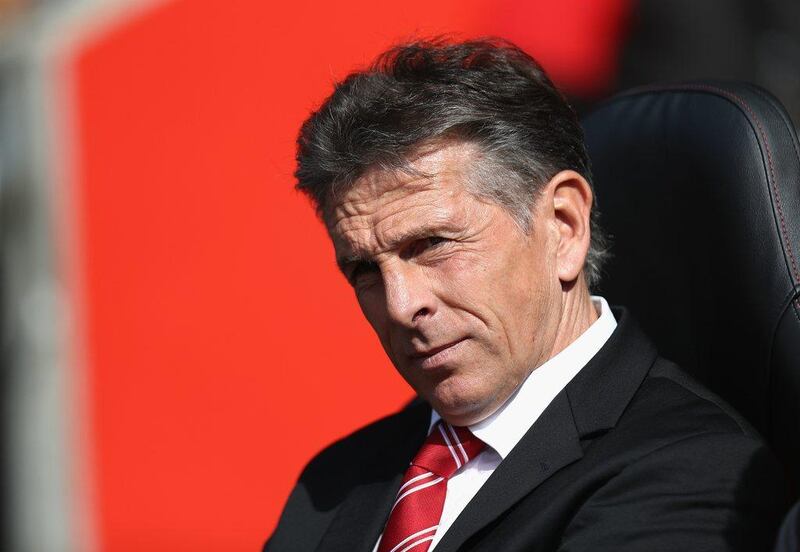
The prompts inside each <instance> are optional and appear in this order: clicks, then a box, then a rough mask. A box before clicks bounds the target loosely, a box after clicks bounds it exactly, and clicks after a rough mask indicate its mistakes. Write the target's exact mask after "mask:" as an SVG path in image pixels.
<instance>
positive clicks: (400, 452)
mask: <svg viewBox="0 0 800 552" xmlns="http://www.w3.org/2000/svg"><path fill="white" fill-rule="evenodd" d="M429 419H430V407H429V406H427V405H426V404H425V403H423V402H422V401H418V400H417V401H414V402H412V403H411V404H409V405H408V406H407V407H406V408H404V409H403V410H401V411H400V412H398V413H396V414H393V415H391V416H387V417H385V418H382V419H380V420H378V421H376V422H373V423H371V424H369V425H367V426H366V427H363V428H361V429H359V430H358V431H355V432H354V433H352V434H350V435H348V436H346V437H344V438H342V439H340V440H338V441H336V442H334V443H333V444H331V445H329V446H328V447H326V448H325V449H323V450H322V451H321V452H320V453H319V454H317V455H316V456H315V457H314V458H312V459H311V461H310V462H309V463H308V465H307V466H306V467H305V469H304V470H303V472H302V474H301V475H300V479H299V480H298V482H297V485H295V487H294V489H293V490H292V493H291V495H290V496H289V499H288V500H287V502H286V506H285V507H284V510H283V513H282V514H281V517H280V519H279V521H278V526H277V528H276V529H275V532H274V533H273V535H272V537H271V538H270V540H269V541H268V542H267V544H266V545H265V548H264V550H265V551H266V550H312V549H314V548H315V547H316V546H317V544H318V543H319V541H320V539H322V536H323V534H324V531H325V529H326V528H327V527H328V526H329V525H330V523H331V522H332V520H333V519H334V518H335V516H336V514H337V512H338V511H339V509H340V507H341V506H342V505H343V504H344V503H345V501H346V500H347V498H348V496H349V495H350V494H351V493H352V491H353V490H354V489H356V488H358V487H361V486H363V485H369V484H370V482H374V481H380V480H385V479H386V478H387V477H389V476H390V474H389V472H390V471H391V470H395V471H397V470H398V469H400V468H402V466H400V468H398V466H399V465H400V463H403V462H404V463H405V464H408V461H409V460H410V457H409V458H405V455H406V449H409V450H411V449H413V450H416V448H417V447H418V446H419V443H418V442H416V439H417V434H419V435H420V436H421V437H420V439H422V438H424V435H425V430H426V429H427V423H428V420H429ZM408 454H413V453H408ZM387 474H388V475H387Z"/></svg>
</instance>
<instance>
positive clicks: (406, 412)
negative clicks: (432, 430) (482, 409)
mask: <svg viewBox="0 0 800 552" xmlns="http://www.w3.org/2000/svg"><path fill="white" fill-rule="evenodd" d="M429 419H430V407H429V406H428V405H427V404H426V403H424V402H423V401H421V400H419V399H416V400H414V401H412V402H411V403H410V404H408V405H407V406H406V407H405V408H403V409H402V410H401V411H399V412H396V413H394V414H391V415H389V416H386V417H384V418H381V419H379V420H376V421H375V422H372V423H370V424H368V425H366V426H364V427H362V428H360V429H358V430H356V431H354V432H353V433H351V434H349V435H347V436H345V437H343V438H341V439H339V440H337V441H335V442H333V443H331V444H330V445H328V446H327V447H325V448H324V449H323V450H322V451H321V452H319V453H318V454H317V455H316V456H315V457H314V458H312V459H311V461H310V462H309V463H308V465H307V466H306V468H305V469H304V470H303V473H302V475H301V476H300V481H301V482H302V481H307V482H309V483H311V482H313V481H314V480H315V479H317V478H321V479H322V480H323V481H326V482H330V479H331V475H332V474H339V475H340V476H346V475H347V474H354V475H356V474H360V473H363V471H364V469H367V468H369V467H371V466H372V465H373V464H374V463H375V462H376V461H377V460H379V458H380V456H382V452H385V451H396V450H397V448H398V444H397V443H398V439H404V438H407V437H408V436H410V435H412V434H414V433H418V432H419V433H420V434H421V435H424V433H422V432H424V430H425V429H427V425H426V424H427V422H428V420H429ZM339 479H340V480H342V481H347V478H346V477H340V478H339Z"/></svg>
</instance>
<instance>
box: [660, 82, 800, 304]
mask: <svg viewBox="0 0 800 552" xmlns="http://www.w3.org/2000/svg"><path fill="white" fill-rule="evenodd" d="M650 90H653V91H658V90H704V91H707V92H713V93H715V94H719V95H720V96H724V97H726V98H728V99H729V100H730V101H732V102H734V103H735V104H737V105H738V106H739V107H741V108H743V109H744V110H746V111H747V112H748V113H749V114H750V116H751V117H752V119H753V122H755V124H756V127H757V129H758V133H759V134H760V135H761V140H762V141H763V143H764V148H765V149H766V150H767V165H768V166H769V183H770V186H771V187H772V191H773V194H774V196H775V207H776V209H777V211H778V218H779V219H780V231H781V234H782V235H783V240H784V242H785V243H786V252H787V253H788V254H789V260H790V262H791V266H792V275H793V276H794V279H795V282H796V283H797V282H798V281H800V270H798V268H797V261H796V260H795V257H794V253H793V252H792V244H791V242H790V241H789V234H788V232H787V230H786V217H785V216H784V214H783V205H782V200H781V194H780V191H779V190H778V186H777V184H776V182H775V171H774V168H773V165H772V151H771V150H770V147H769V141H768V140H767V135H766V133H765V132H764V127H763V126H762V125H761V120H760V119H759V118H758V116H757V115H756V114H755V112H754V111H753V110H752V109H751V108H750V106H749V105H748V104H747V102H746V101H744V100H743V99H742V98H740V97H739V96H737V95H736V94H734V93H732V92H728V91H727V90H724V89H722V88H717V87H715V86H709V85H705V84H685V85H676V86H661V87H652V88H650ZM794 303H795V305H796V306H797V308H798V309H800V296H799V297H797V298H795V300H794ZM795 315H798V313H797V311H795ZM798 319H800V317H799V318H798Z"/></svg>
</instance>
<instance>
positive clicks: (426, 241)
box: [403, 236, 450, 258]
mask: <svg viewBox="0 0 800 552" xmlns="http://www.w3.org/2000/svg"><path fill="white" fill-rule="evenodd" d="M449 241H450V240H448V239H447V238H443V237H441V236H429V237H427V238H422V239H419V240H416V241H414V242H413V243H412V244H411V245H409V247H408V249H406V251H405V252H404V253H405V255H403V256H404V257H407V258H410V257H416V256H417V255H421V254H422V253H424V252H425V251H428V250H430V249H435V248H437V247H439V246H441V245H442V244H444V243H447V242H449Z"/></svg>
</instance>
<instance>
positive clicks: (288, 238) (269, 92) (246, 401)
mask: <svg viewBox="0 0 800 552" xmlns="http://www.w3.org/2000/svg"><path fill="white" fill-rule="evenodd" d="M627 7H628V2H627V1H625V0H606V1H605V2H599V1H596V2H592V1H591V0H583V1H579V0H574V1H564V2H562V3H554V2H547V1H544V0H542V1H537V2H522V1H519V2H514V1H511V0H503V1H501V2H496V3H494V2H491V1H489V0H469V1H465V0H446V1H439V2H430V1H429V0H405V1H403V2H397V3H375V2H367V1H352V2H347V3H340V2H336V3H317V2H308V1H295V2H287V3H280V4H272V3H267V2H258V1H255V0H253V1H249V2H238V3H231V2H221V1H212V0H194V1H191V2H190V1H186V0H184V1H179V2H168V3H165V4H162V5H160V6H158V7H155V8H153V9H151V10H149V11H147V13H145V14H140V15H137V16H135V17H133V18H132V19H129V20H123V21H122V22H121V23H119V24H117V25H115V26H114V27H113V28H112V29H110V30H108V31H107V32H106V33H105V34H103V35H102V36H101V37H99V38H97V37H95V38H93V39H92V40H91V42H87V43H84V44H82V45H81V46H80V47H79V48H78V50H77V51H76V52H75V53H74V56H73V57H72V59H73V61H72V63H71V69H72V73H71V75H72V77H71V78H72V79H73V80H74V87H75V90H76V92H77V93H76V95H75V98H76V105H75V109H76V116H75V119H76V121H77V125H76V133H77V134H76V136H74V138H75V147H74V150H75V151H76V152H77V159H76V160H75V167H76V170H75V174H73V175H72V177H71V181H72V182H74V188H73V189H72V190H71V192H70V193H71V194H72V195H73V196H74V198H75V201H74V202H73V204H75V205H77V206H78V221H79V227H78V228H77V229H76V232H77V235H78V237H79V239H80V242H81V248H80V249H81V250H82V251H83V256H82V257H81V258H79V259H74V262H76V263H78V267H79V270H78V272H79V273H81V274H82V275H83V279H82V282H81V286H82V289H81V290H75V293H76V297H83V298H85V302H84V304H83V305H82V310H83V316H82V320H84V322H85V326H86V327H85V328H84V333H85V336H86V342H87V355H88V358H87V360H88V362H87V366H88V368H87V370H88V373H87V378H86V379H87V381H88V382H89V396H90V397H91V400H90V404H89V405H88V408H87V411H88V415H89V419H88V420H86V423H87V424H89V427H90V433H89V434H90V435H91V436H92V441H91V451H89V452H90V456H89V457H90V458H91V459H92V465H91V469H92V479H93V483H94V489H93V491H94V495H95V501H96V502H95V504H94V506H95V512H94V515H95V516H96V527H97V529H98V533H99V534H98V535H97V538H98V541H99V543H100V548H101V549H102V550H114V551H123V550H151V551H156V550H195V551H196V550H255V549H257V548H258V547H259V546H260V544H261V543H262V541H263V539H264V538H265V537H266V536H268V535H269V533H270V532H271V530H272V528H273V527H274V523H275V521H276V519H277V516H278V514H279V512H280V509H281V507H282V504H283V501H284V500H285V497H286V495H287V493H288V492H289V489H290V488H291V486H292V484H293V482H294V480H295V478H296V477H297V475H298V473H299V470H300V469H301V467H302V465H303V464H304V463H305V461H307V459H308V458H309V457H310V456H311V455H312V454H313V453H314V452H316V451H317V450H319V449H320V448H321V447H322V446H324V445H325V444H326V443H328V442H330V441H331V440H332V439H334V438H336V437H339V436H341V435H344V434H346V433H347V432H349V431H350V430H352V429H354V428H355V427H357V426H359V425H362V424H364V423H365V422H367V421H369V420H372V419H375V418H377V417H379V416H381V415H383V414H385V413H388V412H390V411H392V410H394V409H396V408H397V407H399V406H400V405H401V404H402V403H403V402H404V401H405V400H407V399H408V398H409V397H410V396H411V392H410V390H409V389H408V388H407V387H406V386H405V384H404V383H403V382H402V380H401V379H400V378H399V377H398V376H396V375H395V373H394V371H393V370H392V369H391V367H390V365H389V363H388V362H387V360H386V359H385V358H384V355H383V353H382V351H381V350H380V347H379V345H378V343H377V340H376V339H374V338H373V336H372V334H371V331H370V330H369V328H368V327H367V325H366V324H365V322H364V321H362V319H361V316H360V313H359V312H358V309H357V305H356V303H355V301H354V300H353V298H352V296H351V292H350V290H349V288H348V287H347V285H346V283H345V282H344V280H343V279H342V278H341V277H339V276H338V274H337V272H336V269H335V265H334V262H333V256H332V251H331V250H330V247H329V245H328V243H327V241H326V237H325V234H324V231H323V229H322V227H321V225H320V224H319V223H317V222H316V221H315V219H314V216H313V214H312V212H311V209H310V208H309V207H308V205H307V204H306V202H305V200H304V199H303V198H301V197H300V196H298V195H297V194H296V193H295V192H294V191H293V190H292V186H293V181H292V177H291V173H292V170H293V154H294V144H293V140H294V137H295V134H296V131H297V129H298V127H299V125H300V123H301V122H302V120H303V119H304V118H305V117H306V116H307V114H308V112H309V110H310V109H312V108H313V107H314V106H315V105H317V104H318V102H319V101H320V100H321V99H322V98H323V97H324V96H325V95H326V94H327V93H329V92H330V90H331V85H332V83H333V82H334V80H335V79H337V78H340V77H341V76H343V75H344V74H345V73H346V72H347V71H348V70H350V69H352V68H353V67H354V66H358V65H363V64H364V63H365V62H366V61H368V60H369V59H371V58H372V57H373V56H374V55H375V54H376V53H377V52H379V51H380V50H382V49H383V48H384V47H386V46H387V45H389V44H391V43H392V42H394V41H396V40H397V39H402V38H406V37H409V36H412V35H414V34H422V35H428V34H439V33H448V32H454V31H455V32H459V33H461V34H462V35H466V36H474V35H481V34H488V33H493V34H501V35H504V36H507V37H509V38H511V39H513V40H517V41H518V42H519V43H520V44H521V45H523V46H525V47H527V49H528V50H529V51H530V52H531V53H533V54H534V55H537V56H538V57H539V58H540V59H541V60H542V61H543V62H544V64H545V66H546V67H548V68H549V69H551V71H552V73H553V75H554V76H555V77H556V78H557V80H558V81H559V82H561V83H562V84H564V85H566V86H568V87H570V88H571V89H572V90H573V91H577V92H584V93H594V92H597V91H599V90H603V89H605V88H606V87H608V86H609V83H610V82H611V77H612V76H613V71H614V59H615V53H616V48H617V44H618V40H619V34H620V29H621V26H620V25H621V22H622V21H623V16H624V14H625V13H626V11H627V9H628V8H627Z"/></svg>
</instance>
